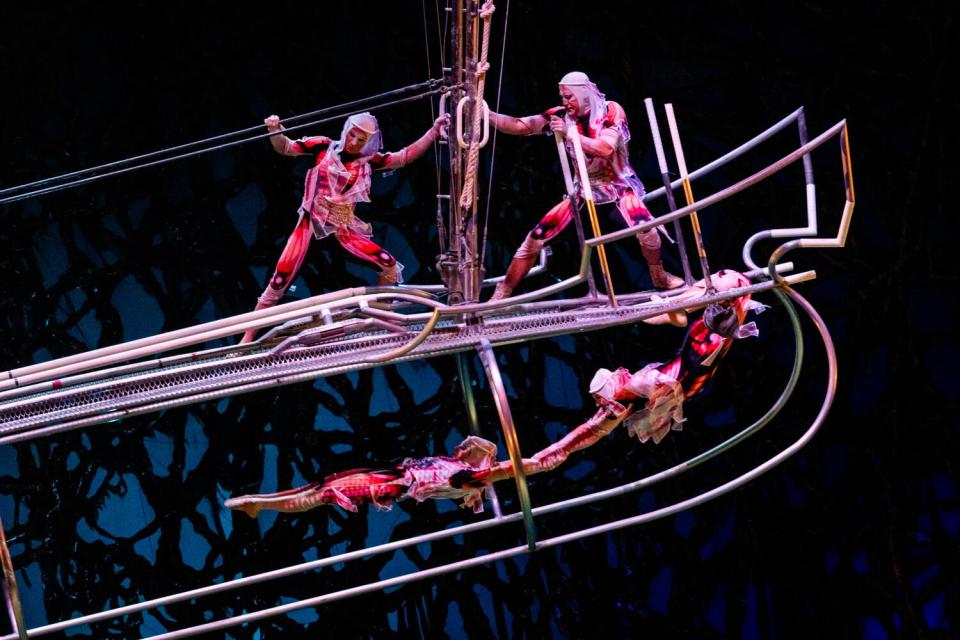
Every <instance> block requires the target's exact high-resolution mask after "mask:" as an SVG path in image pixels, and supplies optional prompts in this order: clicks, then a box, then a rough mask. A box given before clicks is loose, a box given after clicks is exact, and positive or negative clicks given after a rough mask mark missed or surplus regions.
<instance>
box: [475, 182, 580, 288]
mask: <svg viewBox="0 0 960 640" xmlns="http://www.w3.org/2000/svg"><path fill="white" fill-rule="evenodd" d="M576 212H577V210H576V206H575V205H574V203H573V202H572V201H571V200H570V199H569V198H565V199H564V200H563V202H561V203H560V204H558V205H556V206H555V207H554V208H552V209H550V211H548V212H547V215H545V216H543V218H542V219H541V220H540V222H538V223H537V226H536V227H534V228H533V231H531V232H530V233H528V234H527V237H526V239H525V240H524V241H523V244H521V245H520V248H519V249H517V252H516V253H515V254H514V255H513V260H511V261H510V266H509V267H507V274H506V276H504V279H503V282H501V283H499V284H498V285H497V289H496V291H494V292H493V296H492V297H491V298H490V300H501V299H503V298H509V297H510V294H511V293H513V290H514V288H516V286H517V285H518V284H520V281H521V280H523V278H524V276H526V275H527V273H529V272H530V269H532V268H533V265H535V264H536V263H537V259H538V258H539V257H540V251H541V250H542V249H543V245H545V244H546V243H547V242H549V241H550V240H552V239H553V237H554V236H556V235H557V234H558V233H560V232H561V231H563V229H564V227H566V226H567V225H568V224H570V221H571V220H573V216H574V215H576Z"/></svg>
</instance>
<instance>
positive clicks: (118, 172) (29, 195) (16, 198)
mask: <svg viewBox="0 0 960 640" xmlns="http://www.w3.org/2000/svg"><path fill="white" fill-rule="evenodd" d="M446 90H447V88H446V87H440V88H437V89H432V90H430V91H425V92H423V93H420V94H416V95H413V96H408V97H406V98H399V99H397V100H391V101H389V102H385V103H383V104H379V105H374V106H366V107H364V109H365V110H367V111H377V110H379V109H383V108H385V107H391V106H394V105H398V104H403V103H405V102H412V101H414V100H421V99H423V98H425V97H427V96H432V95H434V94H437V93H441V92H443V91H446ZM352 113H356V112H352ZM352 113H342V114H337V115H335V116H329V117H326V118H321V119H320V120H313V121H311V122H306V123H304V124H298V125H295V126H293V127H289V128H288V129H285V130H284V132H290V131H297V130H299V129H305V128H307V127H312V126H315V125H318V124H323V123H326V122H331V121H333V120H339V119H341V118H343V117H345V116H349V115H352ZM262 126H263V125H260V127H262ZM260 127H257V128H258V129H259V128H260ZM273 135H276V134H274V133H269V132H268V133H262V134H259V135H256V136H252V137H249V138H242V139H240V140H234V141H233V142H226V143H223V144H219V145H215V146H213V147H207V148H205V149H199V150H197V151H190V152H188V153H181V154H180V155H176V156H171V157H169V158H162V159H160V160H154V161H152V162H146V163H144V164H139V165H135V166H133V167H127V168H124V169H117V170H116V171H110V172H107V173H101V174H99V175H95V176H91V177H89V178H82V179H80V180H74V181H72V182H66V183H64V184H60V185H55V186H52V187H46V188H44V189H37V190H35V191H28V192H27V193H21V194H18V195H15V196H10V197H7V198H3V199H0V204H8V203H11V202H17V201H19V200H26V199H28V198H33V197H35V196H42V195H45V194H47V193H53V192H55V191H62V190H64V189H69V188H71V187H78V186H81V185H85V184H89V183H91V182H96V181H97V180H101V179H103V178H109V177H111V176H116V175H121V174H124V173H130V172H132V171H137V170H138V169H146V168H147V167H155V166H159V165H162V164H166V163H168V162H173V161H175V160H183V159H184V158H191V157H193V156H198V155H201V154H204V153H208V152H210V151H217V150H219V149H226V148H229V147H235V146H237V145H241V144H245V143H247V142H253V141H255V140H262V139H264V138H269V137H270V136H273Z"/></svg>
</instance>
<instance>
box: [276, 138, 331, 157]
mask: <svg viewBox="0 0 960 640" xmlns="http://www.w3.org/2000/svg"><path fill="white" fill-rule="evenodd" d="M331 142H333V141H332V140H331V139H330V138H327V137H326V136H311V137H309V138H300V139H299V140H290V139H289V138H288V139H287V144H286V146H285V147H284V150H283V155H285V156H315V155H317V154H318V153H320V152H321V151H324V150H326V149H327V147H329V146H330V143H331Z"/></svg>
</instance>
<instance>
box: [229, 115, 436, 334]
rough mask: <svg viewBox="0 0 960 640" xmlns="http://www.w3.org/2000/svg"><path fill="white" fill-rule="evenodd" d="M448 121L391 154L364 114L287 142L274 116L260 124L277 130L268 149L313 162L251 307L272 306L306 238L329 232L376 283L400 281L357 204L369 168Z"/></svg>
mask: <svg viewBox="0 0 960 640" xmlns="http://www.w3.org/2000/svg"><path fill="white" fill-rule="evenodd" d="M448 122H449V117H448V116H441V117H440V118H437V120H436V121H435V122H434V123H433V127H431V128H430V129H429V130H428V131H427V132H426V133H425V134H424V135H423V136H421V137H420V139H419V140H417V141H416V142H414V143H413V144H411V145H409V146H407V147H405V148H404V149H402V150H401V151H398V152H394V153H383V152H381V151H380V148H381V147H382V142H381V136H380V127H379V125H378V124H377V119H376V118H375V117H374V116H372V115H371V114H369V113H358V114H355V115H352V116H350V117H349V118H347V121H346V122H345V123H344V125H343V131H342V132H341V134H340V139H339V140H337V141H334V140H331V139H330V138H327V137H324V136H313V137H308V138H301V139H299V140H291V139H290V138H288V137H287V136H285V135H283V134H282V133H281V132H282V131H283V130H284V129H283V125H281V124H280V119H279V118H278V117H277V116H270V117H269V118H267V119H266V120H264V123H265V124H266V125H267V130H268V131H271V132H274V133H277V135H275V136H272V137H271V138H270V143H271V144H272V145H273V149H274V150H275V151H276V152H277V153H280V154H283V155H287V156H300V155H311V156H313V157H314V165H313V167H311V169H310V170H309V171H308V172H307V177H306V180H305V183H304V189H303V201H302V202H301V204H300V210H299V214H300V218H299V220H297V225H296V227H294V230H293V233H292V234H291V235H290V239H289V240H287V245H286V247H285V248H284V250H283V253H282V254H281V255H280V260H279V261H278V263H277V267H276V269H275V270H274V273H273V276H272V277H271V278H270V283H269V284H268V285H267V288H266V289H265V290H264V292H263V294H262V295H261V296H260V298H259V299H258V300H257V306H256V309H257V310H259V309H265V308H267V307H272V306H273V305H275V304H276V303H277V301H278V300H280V298H282V297H283V294H284V292H285V291H286V290H287V288H288V287H289V286H290V283H291V282H292V281H293V279H294V278H295V277H296V275H297V272H298V271H299V270H300V267H301V266H302V265H303V260H304V258H305V257H306V255H307V248H308V247H309V246H310V239H311V237H312V236H313V237H316V238H317V239H321V238H325V237H326V236H328V235H333V236H334V237H335V238H336V239H337V241H338V242H339V243H340V245H341V246H342V247H343V248H344V249H346V250H347V251H349V252H350V253H351V254H353V255H355V256H357V257H358V258H360V259H362V260H366V261H367V262H371V263H373V264H374V265H376V266H377V267H379V268H380V276H379V278H378V281H377V284H379V285H393V284H396V283H398V282H401V281H402V276H401V271H402V270H403V265H401V264H400V263H398V262H397V261H396V259H395V258H394V257H393V256H392V255H390V253H389V252H388V251H387V250H386V249H384V248H382V247H381V246H379V245H378V244H377V243H375V242H374V241H373V240H371V239H370V236H371V235H372V233H373V232H372V229H371V227H370V225H369V224H368V223H366V222H364V221H362V220H361V219H360V218H358V217H356V216H355V215H354V208H355V207H356V204H357V203H358V202H369V201H370V181H371V174H372V173H373V172H374V171H385V170H388V169H396V168H399V167H402V166H404V165H406V164H408V163H410V162H413V161H414V160H416V159H417V158H419V157H420V156H422V155H423V154H424V153H426V151H427V149H429V148H430V145H431V144H432V143H433V141H434V140H435V139H436V137H437V135H438V134H439V132H440V130H441V128H442V127H444V126H446V125H447V124H448ZM254 335H256V330H253V329H251V330H250V331H247V332H246V333H245V334H244V336H243V339H242V340H241V342H249V341H251V340H253V338H254Z"/></svg>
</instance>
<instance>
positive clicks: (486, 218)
mask: <svg viewBox="0 0 960 640" xmlns="http://www.w3.org/2000/svg"><path fill="white" fill-rule="evenodd" d="M509 24H510V0H507V6H506V8H505V9H504V11H503V44H502V45H501V48H500V77H499V78H498V79H497V104H496V107H495V108H494V111H495V112H496V113H500V92H501V90H502V89H503V63H504V60H506V57H507V26H509ZM496 154H497V128H496V127H494V128H493V142H492V143H491V145H490V170H489V171H488V172H487V206H486V210H485V211H484V213H483V234H482V235H481V236H480V241H481V246H480V264H481V265H482V264H484V262H485V258H486V255H487V223H489V222H490V200H491V194H492V193H493V161H494V159H495V158H496Z"/></svg>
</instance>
